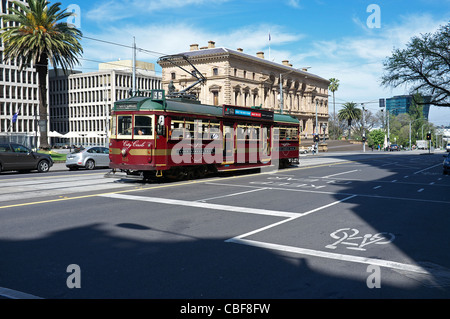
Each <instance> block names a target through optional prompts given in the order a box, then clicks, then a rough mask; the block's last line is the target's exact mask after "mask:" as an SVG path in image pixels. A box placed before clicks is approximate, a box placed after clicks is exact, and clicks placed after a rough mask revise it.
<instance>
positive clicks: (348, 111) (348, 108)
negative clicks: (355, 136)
mask: <svg viewBox="0 0 450 319" xmlns="http://www.w3.org/2000/svg"><path fill="white" fill-rule="evenodd" d="M356 105H357V104H356V103H354V102H346V103H344V105H343V107H342V109H340V110H339V112H338V119H339V120H340V121H347V125H348V135H347V139H349V138H350V132H351V127H352V121H353V120H359V119H360V118H361V115H362V111H361V109H359V108H357V107H356Z"/></svg>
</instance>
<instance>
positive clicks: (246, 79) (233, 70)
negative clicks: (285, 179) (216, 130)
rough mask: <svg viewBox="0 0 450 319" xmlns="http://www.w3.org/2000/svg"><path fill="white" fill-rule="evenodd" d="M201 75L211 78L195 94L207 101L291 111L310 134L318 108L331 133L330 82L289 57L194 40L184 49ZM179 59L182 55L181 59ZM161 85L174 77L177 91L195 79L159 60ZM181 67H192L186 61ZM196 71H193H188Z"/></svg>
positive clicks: (321, 123) (320, 125) (319, 117)
mask: <svg viewBox="0 0 450 319" xmlns="http://www.w3.org/2000/svg"><path fill="white" fill-rule="evenodd" d="M180 54H182V55H185V56H187V57H188V58H189V61H190V62H191V63H192V64H193V65H194V66H195V67H196V68H197V69H198V70H199V71H200V72H201V73H202V74H203V76H204V77H205V78H207V81H206V82H205V83H203V84H202V85H200V86H196V87H194V88H193V91H192V92H193V93H195V94H196V95H197V97H198V98H199V100H200V101H201V102H202V103H204V104H212V105H223V104H231V105H239V106H247V107H250V106H259V105H261V106H262V107H263V108H264V109H268V110H273V111H275V112H282V113H283V114H290V115H292V116H294V117H296V118H298V119H299V120H300V123H301V124H300V125H301V128H302V137H304V136H305V135H307V136H308V137H311V136H312V134H313V133H314V132H315V131H316V109H317V120H318V121H317V123H318V130H319V134H320V135H321V136H322V137H323V134H324V129H325V135H327V134H328V129H327V123H328V116H329V114H328V85H329V81H328V80H327V79H324V78H322V77H320V76H317V75H314V74H312V73H310V72H307V70H306V69H302V70H299V69H296V68H294V67H293V66H292V65H291V64H290V63H289V61H283V64H279V63H274V62H272V61H269V60H267V59H265V58H264V53H263V52H258V53H257V54H256V55H255V56H253V55H249V54H246V53H244V51H243V49H237V50H230V49H227V48H218V47H217V48H216V47H215V43H214V42H213V41H210V42H209V43H208V46H207V47H201V48H199V46H198V45H197V44H193V45H191V47H190V51H187V52H183V53H180ZM180 61H181V60H180ZM159 64H160V65H161V67H162V85H163V88H164V89H165V90H166V91H167V90H168V86H169V84H170V82H171V81H172V82H173V84H174V85H175V89H176V90H178V91H181V90H183V89H184V88H186V87H188V86H189V85H191V84H193V83H194V82H195V81H196V80H197V79H196V78H194V77H193V76H191V75H190V74H188V73H187V72H184V71H183V70H181V69H180V68H178V67H177V66H175V65H173V64H171V63H169V62H167V61H160V62H159ZM183 67H191V66H190V65H189V64H187V63H185V64H184V65H183ZM189 71H192V70H189ZM280 75H281V83H282V87H283V92H282V96H283V108H282V110H281V108H280V106H281V105H280Z"/></svg>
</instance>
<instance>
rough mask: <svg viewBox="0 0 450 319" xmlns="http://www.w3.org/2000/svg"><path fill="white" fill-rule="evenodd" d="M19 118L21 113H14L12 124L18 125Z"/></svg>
mask: <svg viewBox="0 0 450 319" xmlns="http://www.w3.org/2000/svg"><path fill="white" fill-rule="evenodd" d="M18 116H19V111H17V112H16V113H14V115H13V117H12V122H13V123H16V122H17V117H18Z"/></svg>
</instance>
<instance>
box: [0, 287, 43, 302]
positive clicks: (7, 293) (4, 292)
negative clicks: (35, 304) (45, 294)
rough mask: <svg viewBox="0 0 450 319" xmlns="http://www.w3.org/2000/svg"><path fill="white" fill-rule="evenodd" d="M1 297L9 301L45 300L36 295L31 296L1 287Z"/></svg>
mask: <svg viewBox="0 0 450 319" xmlns="http://www.w3.org/2000/svg"><path fill="white" fill-rule="evenodd" d="M0 296H3V297H5V298H8V299H43V298H41V297H37V296H34V295H30V294H27V293H24V292H21V291H17V290H13V289H8V288H4V287H0Z"/></svg>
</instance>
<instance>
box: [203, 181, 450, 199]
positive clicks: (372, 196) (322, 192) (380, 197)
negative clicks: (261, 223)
mask: <svg viewBox="0 0 450 319" xmlns="http://www.w3.org/2000/svg"><path fill="white" fill-rule="evenodd" d="M205 184H208V185H220V186H230V187H244V188H252V187H255V186H251V185H239V184H226V183H215V182H208V183H205ZM267 189H270V190H280V191H287V192H302V193H314V194H326V195H333V196H335V195H342V196H352V195H355V196H358V197H367V198H377V199H392V200H404V201H411V202H423V203H436V204H450V201H444V200H434V199H423V198H413V197H411V198H407V197H395V196H381V195H372V194H355V193H345V192H331V191H328V192H327V191H317V190H311V189H301V188H297V189H294V188H280V187H268V188H267Z"/></svg>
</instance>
